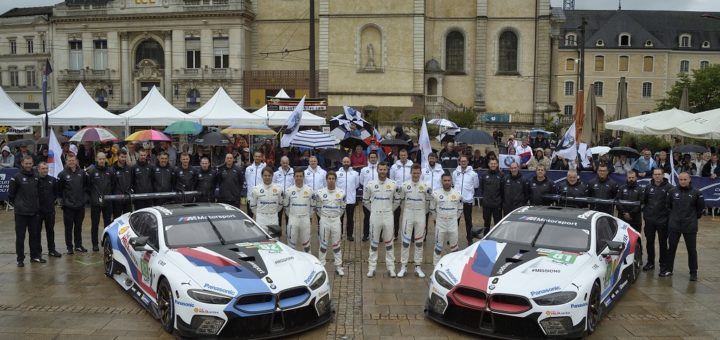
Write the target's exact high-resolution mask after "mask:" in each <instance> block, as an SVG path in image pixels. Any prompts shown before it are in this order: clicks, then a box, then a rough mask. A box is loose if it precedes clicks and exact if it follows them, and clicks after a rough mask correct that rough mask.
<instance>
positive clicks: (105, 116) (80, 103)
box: [48, 83, 126, 126]
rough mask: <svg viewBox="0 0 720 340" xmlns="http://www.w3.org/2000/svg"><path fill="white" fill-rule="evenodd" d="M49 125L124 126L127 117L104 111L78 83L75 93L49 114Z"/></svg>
mask: <svg viewBox="0 0 720 340" xmlns="http://www.w3.org/2000/svg"><path fill="white" fill-rule="evenodd" d="M48 120H49V121H48V125H50V126H58V125H98V126H123V125H125V122H126V120H125V117H120V116H117V115H114V114H112V113H110V112H108V111H107V110H105V109H103V108H102V107H100V105H98V103H96V102H95V100H93V98H92V97H90V95H89V94H88V93H87V91H85V87H83V85H82V83H78V85H77V87H76V88H75V91H73V93H71V94H70V96H69V97H67V99H65V101H64V102H63V103H62V104H60V105H59V106H58V107H56V108H55V109H54V110H52V111H50V112H48Z"/></svg>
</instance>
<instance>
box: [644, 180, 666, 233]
mask: <svg viewBox="0 0 720 340" xmlns="http://www.w3.org/2000/svg"><path fill="white" fill-rule="evenodd" d="M672 188H673V186H672V184H670V182H668V181H667V180H666V179H663V182H662V184H660V185H655V182H654V181H651V182H650V184H648V185H646V186H645V190H644V192H643V204H644V205H645V207H644V209H643V212H644V216H645V223H646V224H647V223H654V224H658V225H660V226H663V227H666V226H667V223H668V215H669V214H670V211H669V210H668V209H667V195H668V192H670V189H672Z"/></svg>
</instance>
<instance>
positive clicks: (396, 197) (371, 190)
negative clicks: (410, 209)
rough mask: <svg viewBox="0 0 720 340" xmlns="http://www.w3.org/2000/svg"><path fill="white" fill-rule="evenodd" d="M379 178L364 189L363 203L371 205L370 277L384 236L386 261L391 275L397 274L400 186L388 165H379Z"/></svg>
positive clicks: (373, 274) (373, 271)
mask: <svg viewBox="0 0 720 340" xmlns="http://www.w3.org/2000/svg"><path fill="white" fill-rule="evenodd" d="M377 172H378V179H376V180H371V181H368V183H367V185H366V186H365V190H364V191H363V204H364V205H366V206H369V207H370V256H369V258H368V273H367V276H368V277H374V276H375V268H376V267H377V251H378V245H379V243H380V237H381V236H382V240H383V243H385V262H386V265H387V269H388V273H389V274H390V277H396V274H395V253H394V252H393V233H394V223H393V211H394V210H395V209H396V208H397V207H399V206H400V188H399V187H398V186H397V185H396V184H395V182H393V180H391V179H388V178H387V175H388V165H387V164H386V163H381V164H380V165H378V167H377Z"/></svg>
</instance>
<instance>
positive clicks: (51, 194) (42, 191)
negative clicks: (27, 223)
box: [38, 175, 58, 214]
mask: <svg viewBox="0 0 720 340" xmlns="http://www.w3.org/2000/svg"><path fill="white" fill-rule="evenodd" d="M38 197H39V198H40V200H39V204H40V213H41V214H48V213H54V212H55V199H56V198H57V197H58V180H57V179H56V178H55V177H53V176H49V175H48V176H45V177H38Z"/></svg>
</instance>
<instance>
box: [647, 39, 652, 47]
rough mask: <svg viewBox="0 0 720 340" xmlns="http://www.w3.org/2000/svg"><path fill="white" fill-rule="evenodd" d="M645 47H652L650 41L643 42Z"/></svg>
mask: <svg viewBox="0 0 720 340" xmlns="http://www.w3.org/2000/svg"><path fill="white" fill-rule="evenodd" d="M645 47H653V42H652V41H651V40H645Z"/></svg>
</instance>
